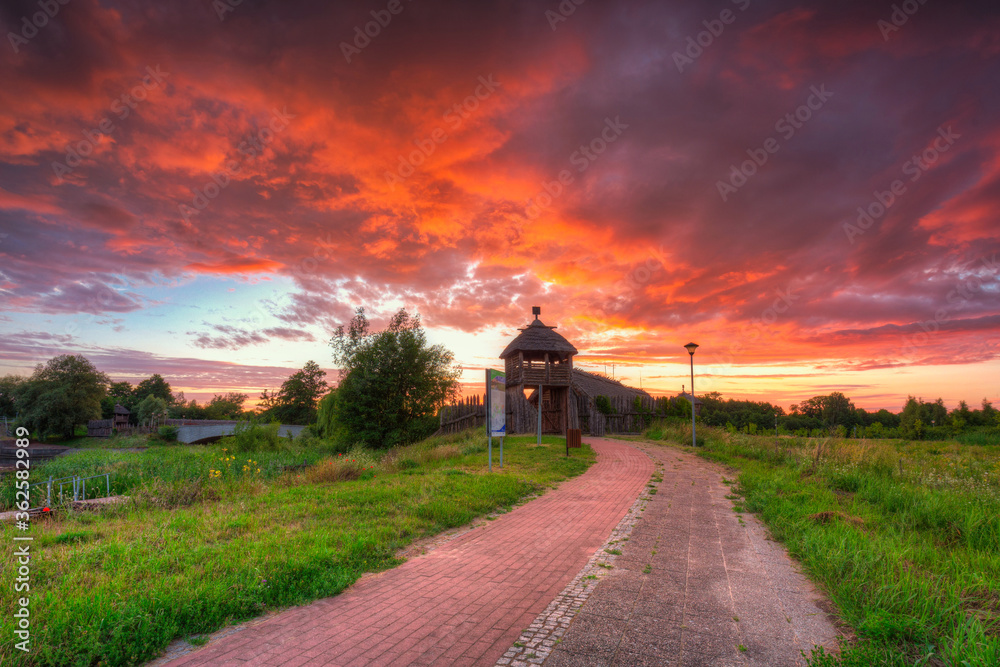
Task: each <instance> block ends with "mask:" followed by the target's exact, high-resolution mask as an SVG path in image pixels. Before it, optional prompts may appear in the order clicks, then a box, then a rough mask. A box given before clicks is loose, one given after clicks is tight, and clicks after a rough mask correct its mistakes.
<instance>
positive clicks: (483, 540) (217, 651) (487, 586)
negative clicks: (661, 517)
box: [168, 440, 653, 667]
mask: <svg viewBox="0 0 1000 667" xmlns="http://www.w3.org/2000/svg"><path fill="white" fill-rule="evenodd" d="M588 442H590V440H588ZM592 446H593V448H594V450H595V451H596V452H597V463H595V464H594V465H593V466H592V467H591V468H590V469H589V470H588V471H587V472H586V473H584V474H583V475H581V476H579V477H576V478H574V479H571V480H568V481H566V482H564V483H563V484H561V485H560V486H559V488H557V489H555V490H552V491H549V492H548V493H546V494H545V495H543V496H542V497H540V498H537V499H535V500H532V501H531V502H529V503H527V504H525V505H522V506H520V507H517V508H515V509H514V510H513V511H511V512H510V513H508V514H505V515H503V516H501V517H500V518H498V519H497V520H496V521H493V522H490V523H489V524H487V525H486V526H484V527H483V528H480V529H477V530H474V531H471V532H469V533H466V534H464V535H462V536H460V537H458V538H456V539H454V540H453V541H451V542H448V543H446V544H445V545H443V546H441V547H439V548H438V549H436V550H434V551H432V552H430V553H429V554H427V555H425V556H421V557H418V558H413V559H411V560H409V561H407V562H406V563H404V564H403V565H401V566H399V567H398V568H395V569H393V570H389V571H388V572H385V573H382V574H380V575H378V576H375V577H371V578H368V579H364V580H361V581H359V582H358V583H357V584H356V585H355V586H353V587H352V588H350V589H348V590H347V591H345V592H344V593H343V594H341V595H338V596H335V597H331V598H326V599H324V600H320V601H318V602H315V603H313V604H311V605H307V606H304V607H298V608H294V609H290V610H288V611H286V612H283V613H281V614H278V615H276V616H274V617H273V618H271V619H269V620H266V621H264V622H262V623H259V624H257V625H253V626H251V627H248V628H247V629H245V630H242V631H240V632H236V633H233V634H231V635H228V636H226V637H224V638H222V639H220V640H219V641H217V642H211V643H209V644H208V645H206V646H205V647H203V648H202V649H200V650H197V651H194V652H192V653H189V654H187V655H185V656H183V657H181V658H179V659H178V660H174V661H172V662H170V663H168V664H170V665H172V666H175V667H176V666H180V665H214V666H221V667H225V666H227V665H232V666H233V667H237V666H239V667H250V666H251V665H282V666H283V667H296V666H298V665H344V666H347V665H429V664H433V665H472V664H492V663H493V662H494V661H495V660H496V659H497V658H499V657H500V656H501V655H502V654H503V653H504V651H506V650H507V649H508V648H509V647H510V646H511V644H512V643H513V642H514V641H516V640H517V638H518V636H519V635H520V633H521V631H522V630H523V629H524V628H527V627H528V625H529V624H530V623H531V622H532V621H533V620H534V618H535V617H536V616H537V615H538V614H539V613H540V612H541V611H542V610H543V609H544V608H545V607H546V605H547V604H548V603H549V601H550V600H552V599H553V598H554V597H555V596H556V595H557V594H559V592H560V591H562V590H563V588H564V587H565V586H566V585H567V584H568V583H569V582H570V580H572V579H573V577H574V576H575V575H576V573H577V572H578V571H579V570H580V569H581V568H582V567H583V566H584V565H585V564H586V562H587V560H588V559H589V558H590V557H591V555H592V554H593V553H594V552H595V551H596V550H597V549H598V548H599V547H600V546H601V545H602V544H603V543H604V541H605V540H606V539H607V538H608V535H609V534H610V533H611V531H612V529H613V528H614V527H615V526H616V525H617V524H618V522H619V521H620V520H621V519H622V517H623V515H624V514H625V512H626V510H627V509H628V508H629V507H630V506H631V505H632V503H633V501H634V500H635V499H636V497H637V496H638V494H639V492H640V491H641V490H642V488H643V487H644V485H645V484H646V482H647V480H648V479H649V476H650V474H651V473H652V471H653V462H652V461H651V460H650V458H649V457H648V456H646V455H645V454H643V453H641V452H639V451H637V450H636V449H634V448H633V447H631V446H629V445H628V444H626V443H621V442H615V441H594V444H593V445H592Z"/></svg>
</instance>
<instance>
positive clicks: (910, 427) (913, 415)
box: [899, 396, 925, 440]
mask: <svg viewBox="0 0 1000 667" xmlns="http://www.w3.org/2000/svg"><path fill="white" fill-rule="evenodd" d="M920 406H921V402H920V401H918V400H917V399H916V398H914V397H913V396H908V397H907V398H906V406H905V407H904V408H903V412H901V413H900V415H899V430H900V431H902V433H903V435H904V436H905V437H907V438H914V439H916V440H920V439H922V438H923V437H924V430H925V427H924V421H923V419H921V409H920Z"/></svg>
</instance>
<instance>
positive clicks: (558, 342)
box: [500, 309, 577, 359]
mask: <svg viewBox="0 0 1000 667" xmlns="http://www.w3.org/2000/svg"><path fill="white" fill-rule="evenodd" d="M537 310H539V311H540V309H537ZM539 314H540V313H539V312H535V320H534V321H533V322H532V323H531V324H529V325H528V326H526V327H524V328H523V329H520V330H519V331H520V332H521V333H520V334H518V336H517V337H516V338H515V339H514V340H512V341H511V342H510V344H509V345H507V347H505V348H504V350H503V352H501V353H500V358H501V359H506V358H507V357H509V356H510V355H512V354H514V353H515V352H560V353H563V354H565V353H569V354H576V353H577V349H576V348H575V347H573V344H572V343H570V342H569V341H568V340H566V339H565V338H563V336H562V334H557V333H556V332H555V331H554V329H555V327H550V326H546V325H545V324H543V323H542V321H541V320H540V319H538V315H539Z"/></svg>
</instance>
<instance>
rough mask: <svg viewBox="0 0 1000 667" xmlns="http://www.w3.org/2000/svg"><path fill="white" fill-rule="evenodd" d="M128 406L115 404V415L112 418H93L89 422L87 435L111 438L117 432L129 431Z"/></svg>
mask: <svg viewBox="0 0 1000 667" xmlns="http://www.w3.org/2000/svg"><path fill="white" fill-rule="evenodd" d="M129 414H130V413H129V411H128V408H126V407H124V406H123V405H121V404H117V403H116V404H115V410H114V416H113V417H112V418H111V419H91V420H90V421H88V422H87V435H88V436H89V437H91V438H110V437H111V436H112V435H114V434H115V433H125V432H126V431H129V430H130V429H129V425H128V417H129Z"/></svg>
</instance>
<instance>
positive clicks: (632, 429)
mask: <svg viewBox="0 0 1000 667" xmlns="http://www.w3.org/2000/svg"><path fill="white" fill-rule="evenodd" d="M669 400H670V399H669V398H642V400H641V401H640V405H639V407H638V408H637V407H636V405H635V402H634V399H631V398H628V397H625V396H618V397H609V398H608V401H609V403H610V404H611V408H612V411H613V412H612V414H609V415H605V414H602V413H601V412H600V411H599V410H598V409H597V407H596V405H595V403H594V400H593V399H591V398H588V397H586V396H583V395H580V394H577V395H576V397H575V400H573V399H572V398H571V399H570V401H569V404H570V405H569V423H570V428H579V429H581V430H582V431H583V432H584V433H587V434H589V435H593V436H598V437H599V436H603V435H606V434H625V433H641V432H643V431H644V430H646V429H647V428H648V427H649V426H650V424H651V423H652V422H653V420H654V419H655V415H656V414H659V413H662V412H663V411H664V410H665V409H666V407H667V402H668V401H669ZM485 403H486V396H485V395H476V396H469V397H467V398H465V399H463V400H462V401H459V402H458V403H454V404H452V405H448V406H445V407H444V408H442V409H441V411H440V413H439V414H440V420H441V425H440V427H439V429H438V433H439V434H443V433H457V432H458V431H462V430H465V429H467V428H485V427H486V405H485ZM537 419H538V413H537V412H536V411H535V407H534V406H533V405H531V403H528V401H527V399H526V398H525V397H524V393H523V392H522V391H520V388H517V390H514V391H508V392H507V433H522V434H523V433H534V432H535V431H536V429H537Z"/></svg>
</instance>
